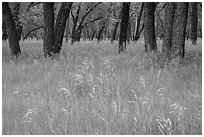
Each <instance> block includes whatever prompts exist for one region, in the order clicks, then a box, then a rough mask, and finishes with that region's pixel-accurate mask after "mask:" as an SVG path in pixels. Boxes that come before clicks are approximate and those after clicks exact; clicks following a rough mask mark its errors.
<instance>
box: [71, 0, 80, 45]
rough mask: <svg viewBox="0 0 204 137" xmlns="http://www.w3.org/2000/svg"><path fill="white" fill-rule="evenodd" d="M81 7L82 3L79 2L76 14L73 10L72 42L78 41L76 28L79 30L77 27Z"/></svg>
mask: <svg viewBox="0 0 204 137" xmlns="http://www.w3.org/2000/svg"><path fill="white" fill-rule="evenodd" d="M80 9H81V3H79V5H78V9H77V12H76V16H74V15H73V13H72V12H71V15H72V19H73V27H72V39H71V43H72V44H73V43H74V42H75V41H76V30H77V28H76V27H77V22H78V18H79V12H80Z"/></svg>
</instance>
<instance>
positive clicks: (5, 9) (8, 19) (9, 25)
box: [2, 2, 21, 57]
mask: <svg viewBox="0 0 204 137" xmlns="http://www.w3.org/2000/svg"><path fill="white" fill-rule="evenodd" d="M2 13H3V20H4V22H5V24H6V29H7V33H8V39H9V48H10V52H11V56H12V57H14V56H15V57H18V56H19V55H20V54H21V50H20V46H19V41H18V34H17V31H16V26H15V22H14V19H13V16H12V13H11V9H10V8H9V5H8V2H3V3H2Z"/></svg>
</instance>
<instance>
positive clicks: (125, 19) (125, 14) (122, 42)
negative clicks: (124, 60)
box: [118, 2, 130, 53]
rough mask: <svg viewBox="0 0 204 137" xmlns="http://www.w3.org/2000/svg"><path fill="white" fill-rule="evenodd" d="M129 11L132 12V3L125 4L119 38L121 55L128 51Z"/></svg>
mask: <svg viewBox="0 0 204 137" xmlns="http://www.w3.org/2000/svg"><path fill="white" fill-rule="evenodd" d="M129 10H130V2H123V7H122V20H121V23H120V37H119V50H118V52H119V53H120V52H124V50H125V49H126V40H127V30H128V21H129Z"/></svg>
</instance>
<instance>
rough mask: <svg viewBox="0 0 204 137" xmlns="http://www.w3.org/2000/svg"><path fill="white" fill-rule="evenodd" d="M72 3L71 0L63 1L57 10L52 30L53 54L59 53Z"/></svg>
mask: <svg viewBox="0 0 204 137" xmlns="http://www.w3.org/2000/svg"><path fill="white" fill-rule="evenodd" d="M72 4H73V3H72V2H63V3H62V4H61V7H60V10H59V12H58V15H57V19H56V24H55V30H54V36H55V39H54V54H59V53H60V51H61V48H62V42H63V37H64V31H65V26H66V21H67V18H68V16H69V12H70V10H71V7H72Z"/></svg>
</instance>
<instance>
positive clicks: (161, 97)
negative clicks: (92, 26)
mask: <svg viewBox="0 0 204 137" xmlns="http://www.w3.org/2000/svg"><path fill="white" fill-rule="evenodd" d="M201 43H202V41H201V39H199V40H198V44H197V45H192V44H191V42H190V41H187V42H186V57H185V59H184V60H183V61H182V63H181V62H180V61H179V59H177V58H176V59H174V60H172V62H170V63H168V64H165V63H164V62H163V58H162V56H161V55H160V53H157V54H154V53H149V54H147V53H145V52H144V42H143V41H142V40H141V41H139V42H137V43H130V44H129V45H127V51H126V52H125V53H122V54H118V53H117V51H118V47H117V45H118V43H117V42H115V43H114V44H111V43H110V42H109V41H103V42H100V43H97V42H96V41H82V42H80V43H75V44H74V45H71V44H70V43H69V42H68V43H64V44H63V48H62V52H61V56H60V57H59V58H57V59H56V60H50V59H43V47H42V41H24V42H20V46H21V50H22V55H21V56H20V57H19V58H18V60H15V61H12V60H10V56H9V48H8V44H7V43H6V42H5V41H3V44H2V134H3V135H6V134H14V135H16V134H29V135H30V134H57V135H59V134H78V135H81V134H114V135H115V134H139V135H144V134H147V135H150V134H177V135H178V134H185V135H186V134H202V47H201V46H202V45H201ZM157 44H158V49H159V50H161V45H162V42H161V41H158V43H157ZM161 64H164V66H163V67H160V66H161Z"/></svg>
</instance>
